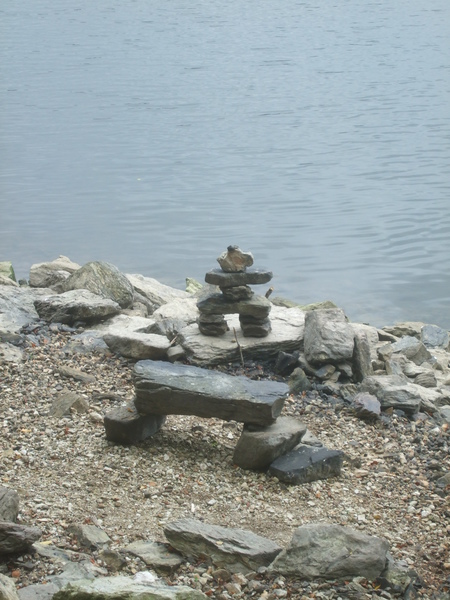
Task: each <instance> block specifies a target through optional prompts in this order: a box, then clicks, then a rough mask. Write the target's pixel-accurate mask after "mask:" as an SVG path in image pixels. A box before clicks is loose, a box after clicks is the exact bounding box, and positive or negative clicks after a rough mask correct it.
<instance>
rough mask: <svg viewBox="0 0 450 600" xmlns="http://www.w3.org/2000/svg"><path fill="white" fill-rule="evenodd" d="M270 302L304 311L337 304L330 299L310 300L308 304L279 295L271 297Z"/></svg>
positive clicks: (334, 306)
mask: <svg viewBox="0 0 450 600" xmlns="http://www.w3.org/2000/svg"><path fill="white" fill-rule="evenodd" d="M271 302H272V304H274V305H275V306H282V307H283V308H300V309H301V310H303V311H304V312H306V311H308V310H322V309H324V308H338V306H337V304H335V303H334V302H332V301H331V300H323V301H321V302H311V303H310V304H299V303H298V302H294V301H293V300H289V299H288V298H282V297H281V296H274V297H273V298H272V297H271Z"/></svg>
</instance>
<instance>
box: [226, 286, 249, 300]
mask: <svg viewBox="0 0 450 600" xmlns="http://www.w3.org/2000/svg"><path fill="white" fill-rule="evenodd" d="M220 291H221V292H222V294H223V295H224V296H225V298H226V299H227V300H229V301H230V302H237V301H239V300H248V299H249V298H251V297H252V296H253V294H254V291H253V290H252V288H251V287H250V286H248V285H238V286H236V287H230V288H226V287H224V288H221V289H220Z"/></svg>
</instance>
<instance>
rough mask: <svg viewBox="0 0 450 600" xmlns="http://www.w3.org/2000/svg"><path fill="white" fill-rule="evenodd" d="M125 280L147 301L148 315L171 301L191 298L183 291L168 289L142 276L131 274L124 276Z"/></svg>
mask: <svg viewBox="0 0 450 600" xmlns="http://www.w3.org/2000/svg"><path fill="white" fill-rule="evenodd" d="M126 278H127V279H128V281H129V282H130V283H131V285H132V286H133V288H134V290H135V291H136V292H137V293H138V294H140V295H141V296H143V297H144V298H146V299H147V301H148V303H149V304H148V306H149V309H150V314H151V313H153V312H154V311H155V310H156V309H158V308H159V307H160V306H162V305H163V304H167V303H168V302H171V301H172V300H176V299H177V298H178V299H187V298H191V297H192V296H191V294H189V293H188V292H185V291H184V290H178V289H176V288H173V287H170V286H168V285H165V284H163V283H160V282H159V281H157V280H156V279H152V278H151V277H144V276H143V275H138V274H133V275H129V274H127V275H126Z"/></svg>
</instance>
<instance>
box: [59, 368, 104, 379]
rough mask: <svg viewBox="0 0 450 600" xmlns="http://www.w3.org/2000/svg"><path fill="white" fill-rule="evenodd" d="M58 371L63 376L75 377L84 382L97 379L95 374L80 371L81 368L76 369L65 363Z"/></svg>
mask: <svg viewBox="0 0 450 600" xmlns="http://www.w3.org/2000/svg"><path fill="white" fill-rule="evenodd" d="M58 372H59V374H60V375H61V376H62V377H68V378H70V379H75V380H76V381H81V382H82V383H95V382H96V381H97V379H96V377H94V375H90V374H89V373H85V372H84V371H80V369H74V368H73V367H68V366H65V365H64V366H60V367H59V368H58Z"/></svg>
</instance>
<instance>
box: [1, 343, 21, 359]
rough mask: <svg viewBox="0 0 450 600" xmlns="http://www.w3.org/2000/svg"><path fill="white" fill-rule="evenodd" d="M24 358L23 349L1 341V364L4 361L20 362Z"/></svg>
mask: <svg viewBox="0 0 450 600" xmlns="http://www.w3.org/2000/svg"><path fill="white" fill-rule="evenodd" d="M22 359H23V350H22V349H21V348H17V346H13V345H12V344H3V343H1V342H0V364H1V363H4V362H14V363H19V362H21V361H22Z"/></svg>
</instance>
